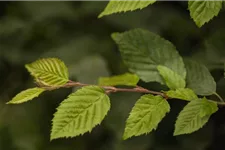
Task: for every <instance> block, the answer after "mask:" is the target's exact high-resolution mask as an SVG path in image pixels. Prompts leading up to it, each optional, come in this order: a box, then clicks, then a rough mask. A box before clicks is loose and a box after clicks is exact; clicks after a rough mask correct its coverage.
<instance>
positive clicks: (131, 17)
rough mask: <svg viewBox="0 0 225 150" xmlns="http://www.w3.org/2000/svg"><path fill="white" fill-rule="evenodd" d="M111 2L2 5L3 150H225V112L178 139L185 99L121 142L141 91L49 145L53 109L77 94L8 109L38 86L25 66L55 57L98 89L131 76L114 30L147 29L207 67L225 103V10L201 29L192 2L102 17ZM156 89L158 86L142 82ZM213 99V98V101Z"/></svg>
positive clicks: (120, 96) (119, 96)
mask: <svg viewBox="0 0 225 150" xmlns="http://www.w3.org/2000/svg"><path fill="white" fill-rule="evenodd" d="M106 4H107V2H0V150H224V149H225V142H224V141H225V108H221V109H220V110H219V111H218V112H217V113H216V114H214V115H213V116H212V117H211V119H210V121H209V122H208V123H207V125H206V126H204V128H202V129H201V130H199V131H197V132H195V133H193V134H190V135H183V136H177V137H173V136H172V134H173V130H174V122H175V120H176V117H177V114H178V113H179V112H180V110H181V109H182V107H183V106H184V105H185V104H186V102H183V101H179V100H170V101H169V103H170V105H171V112H170V113H169V114H168V115H167V116H166V117H165V118H164V119H163V121H162V122H161V123H160V124H159V126H158V130H157V131H154V132H153V133H151V134H148V135H143V136H140V137H133V138H131V139H129V140H127V141H122V134H123V130H124V127H125V120H126V118H127V117H128V114H129V112H130V110H131V108H132V106H133V105H134V103H135V101H136V100H137V99H138V97H139V96H140V94H133V93H116V94H112V95H110V98H111V110H110V112H109V114H108V115H107V117H106V118H105V119H104V121H103V122H102V124H101V125H100V126H97V127H96V128H94V129H93V131H92V132H91V133H86V134H84V135H83V136H79V137H76V138H72V139H59V140H54V141H52V142H50V137H49V135H50V129H51V119H52V117H53V113H54V112H55V111H56V107H57V106H58V105H59V103H60V102H61V101H62V100H63V99H65V98H66V97H67V95H68V94H69V93H70V92H72V91H74V90H75V89H60V90H56V91H53V92H46V93H44V94H42V95H41V96H40V97H39V98H36V99H35V100H33V101H30V102H27V103H24V104H21V105H6V104H5V103H6V102H7V101H9V100H10V99H11V98H12V97H13V96H15V94H17V93H19V92H20V91H22V90H24V89H26V88H29V87H33V86H35V84H34V83H33V80H32V78H31V77H30V76H29V74H28V72H27V71H26V70H25V68H24V64H26V63H30V62H32V61H35V60H36V59H38V58H43V57H58V58H60V59H62V60H63V61H64V62H65V63H66V64H67V65H68V68H69V71H70V78H71V79H73V80H77V81H80V82H84V83H90V84H94V83H97V79H98V77H100V76H110V75H116V74H121V73H124V72H126V71H127V68H126V66H125V65H124V64H123V62H122V60H121V57H120V54H119V51H118V49H117V46H116V45H115V43H114V42H113V41H112V39H111V38H110V34H111V33H113V32H123V31H126V30H129V29H133V28H145V29H148V30H150V31H152V32H154V33H157V34H159V35H160V36H162V37H164V38H165V39H167V40H169V41H171V42H172V43H173V44H174V45H175V46H176V47H177V49H178V51H179V52H180V54H181V55H182V56H183V57H191V58H193V59H195V60H197V61H199V62H202V63H204V64H205V65H206V66H207V67H208V68H209V69H210V71H211V73H212V75H213V76H214V78H215V81H216V82H217V86H218V88H217V91H218V93H219V94H220V95H221V96H222V97H223V98H225V91H224V89H225V81H224V75H223V72H224V71H223V70H224V69H223V62H224V60H225V12H224V10H221V12H220V14H219V16H218V17H215V18H214V19H213V20H212V21H210V22H209V23H207V24H206V25H204V26H203V27H202V28H198V27H197V26H196V25H195V23H194V22H193V20H192V19H191V18H190V15H189V11H188V10H187V2H156V3H155V4H153V5H152V6H148V7H147V8H145V9H143V10H141V11H140V10H138V11H135V12H128V13H124V14H116V15H111V16H105V17H103V18H101V19H97V16H98V14H99V13H100V12H101V11H103V9H104V7H105V6H106ZM139 85H142V86H144V87H146V88H149V89H152V90H156V91H159V90H161V89H163V88H165V87H162V86H161V85H159V84H157V83H143V82H140V83H139ZM210 98H211V99H213V98H214V99H216V98H215V97H210Z"/></svg>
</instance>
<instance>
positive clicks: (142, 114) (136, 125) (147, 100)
mask: <svg viewBox="0 0 225 150" xmlns="http://www.w3.org/2000/svg"><path fill="white" fill-rule="evenodd" d="M169 111H170V105H169V104H168V102H167V101H166V100H165V99H163V97H161V96H153V95H151V94H147V95H144V96H142V97H141V98H140V99H139V100H138V101H137V102H136V104H135V106H134V107H133V109H132V111H131V113H130V116H129V118H128V119H127V121H126V128H125V132H124V135H123V139H127V138H130V137H132V136H139V135H141V134H145V133H149V132H151V131H152V130H153V129H156V128H157V126H158V124H159V122H160V121H161V120H162V119H163V118H164V117H165V115H166V113H168V112H169Z"/></svg>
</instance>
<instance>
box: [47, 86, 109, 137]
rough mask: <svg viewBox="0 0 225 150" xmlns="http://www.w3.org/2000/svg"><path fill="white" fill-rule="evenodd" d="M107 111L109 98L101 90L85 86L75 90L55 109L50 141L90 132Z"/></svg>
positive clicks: (96, 87)
mask: <svg viewBox="0 0 225 150" xmlns="http://www.w3.org/2000/svg"><path fill="white" fill-rule="evenodd" d="M109 109H110V101H109V97H108V96H107V95H106V94H105V91H104V90H103V89H102V88H100V87H98V86H86V87H83V88H82V89H79V90H77V91H76V92H75V93H72V94H71V95H69V96H68V98H67V99H66V100H64V101H63V102H62V103H61V104H60V106H59V107H58V108H57V112H56V113H55V114H54V118H53V120H52V132H51V140H53V139H57V138H62V137H75V136H78V135H81V134H84V133H85V132H88V131H89V132H91V130H92V128H94V127H95V126H96V125H98V124H100V123H101V121H102V120H103V119H104V117H105V116H106V114H107V112H108V111H109Z"/></svg>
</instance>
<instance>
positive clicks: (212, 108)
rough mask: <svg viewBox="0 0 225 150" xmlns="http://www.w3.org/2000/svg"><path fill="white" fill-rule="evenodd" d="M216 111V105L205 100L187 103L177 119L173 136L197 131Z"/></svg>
mask: <svg viewBox="0 0 225 150" xmlns="http://www.w3.org/2000/svg"><path fill="white" fill-rule="evenodd" d="M217 110H218V107H217V104H216V103H215V102H211V101H208V100H207V99H206V98H203V99H198V100H193V101H191V102H189V103H188V104H187V105H186V106H185V107H184V109H183V110H182V111H181V112H180V114H179V116H178V118H177V121H176V124H175V131H174V135H181V134H189V133H192V132H195V131H197V130H199V129H200V128H202V127H203V126H204V125H205V124H206V123H207V122H208V120H209V118H210V116H211V115H212V114H213V113H215V112H216V111H217Z"/></svg>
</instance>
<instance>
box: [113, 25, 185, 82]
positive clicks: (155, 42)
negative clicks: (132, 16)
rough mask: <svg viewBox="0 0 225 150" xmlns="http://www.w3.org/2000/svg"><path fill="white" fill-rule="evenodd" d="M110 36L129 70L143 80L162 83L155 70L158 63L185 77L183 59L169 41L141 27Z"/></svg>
mask: <svg viewBox="0 0 225 150" xmlns="http://www.w3.org/2000/svg"><path fill="white" fill-rule="evenodd" d="M112 38H113V40H114V41H115V42H116V43H117V45H118V46H119V50H120V52H121V55H122V58H123V60H124V62H125V64H126V65H127V66H128V68H129V70H130V71H131V72H133V73H135V74H137V75H138V76H139V78H140V79H142V80H143V81H145V82H151V81H157V82H160V83H164V81H163V79H162V77H161V76H160V74H159V72H158V70H157V66H158V65H163V66H166V67H168V68H170V69H171V70H172V71H174V72H175V73H177V74H178V75H180V76H181V77H182V78H183V79H185V77H186V70H185V67H184V63H183V60H182V58H181V57H180V55H179V54H178V52H177V51H176V48H175V47H174V46H173V44H171V43H170V42H169V41H166V40H165V39H163V38H161V37H160V36H158V35H156V34H154V33H151V32H149V31H147V30H143V29H134V30H130V31H127V32H124V33H113V34H112Z"/></svg>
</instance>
